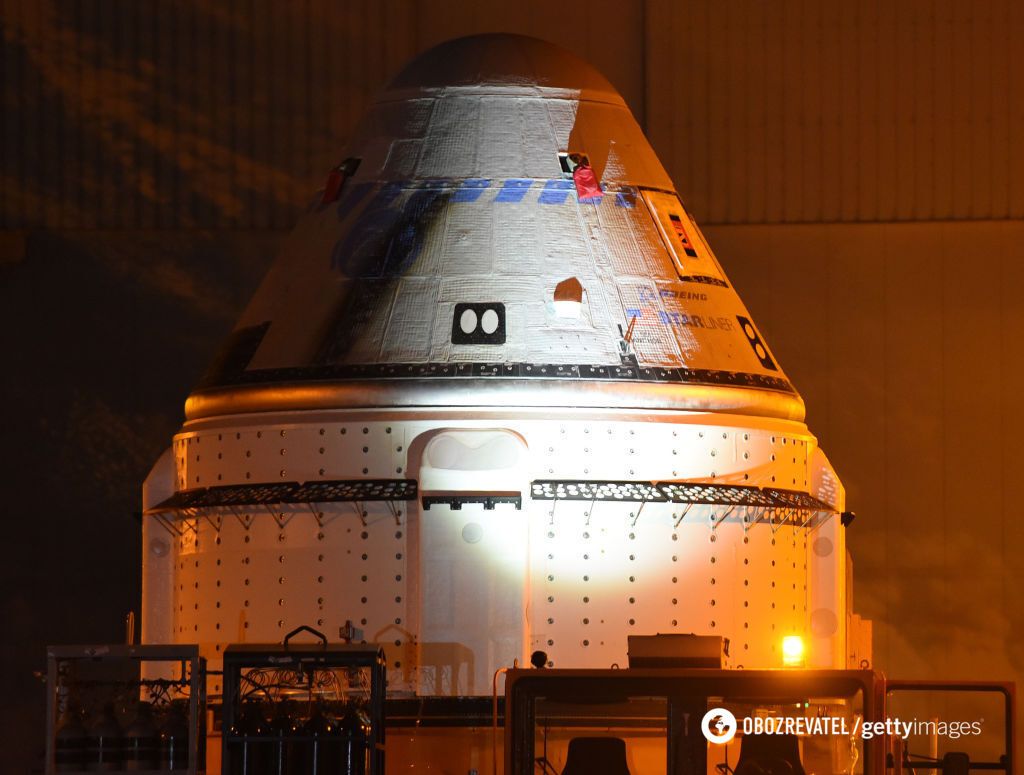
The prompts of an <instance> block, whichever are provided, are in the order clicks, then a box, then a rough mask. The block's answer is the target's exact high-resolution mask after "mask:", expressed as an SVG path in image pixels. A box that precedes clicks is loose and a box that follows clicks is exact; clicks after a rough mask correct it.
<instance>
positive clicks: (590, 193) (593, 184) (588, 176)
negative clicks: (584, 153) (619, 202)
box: [572, 164, 603, 204]
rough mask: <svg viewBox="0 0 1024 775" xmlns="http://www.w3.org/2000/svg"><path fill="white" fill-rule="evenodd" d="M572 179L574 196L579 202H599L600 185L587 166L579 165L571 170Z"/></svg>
mask: <svg viewBox="0 0 1024 775" xmlns="http://www.w3.org/2000/svg"><path fill="white" fill-rule="evenodd" d="M572 179H573V180H574V181H575V182H576V196H577V197H578V198H579V200H580V201H581V202H593V203H594V204H597V203H598V202H600V201H601V197H602V196H603V194H602V192H601V184H600V183H598V182H597V176H596V175H595V174H594V170H593V169H592V168H591V167H590V165H589V164H580V165H579V166H578V167H577V168H576V169H575V170H573V172H572Z"/></svg>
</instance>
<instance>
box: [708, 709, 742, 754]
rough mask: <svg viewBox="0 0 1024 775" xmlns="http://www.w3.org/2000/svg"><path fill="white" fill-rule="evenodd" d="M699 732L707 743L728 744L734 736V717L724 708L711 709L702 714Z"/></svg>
mask: <svg viewBox="0 0 1024 775" xmlns="http://www.w3.org/2000/svg"><path fill="white" fill-rule="evenodd" d="M700 731H701V732H703V733H704V737H706V738H707V740H708V742H709V743H718V744H719V745H721V744H723V743H728V742H729V741H730V740H732V739H733V737H734V736H735V734H736V717H735V716H734V715H732V713H731V712H730V711H727V710H726V709H725V708H712V709H711V710H709V711H708V712H707V713H705V714H704V718H703V720H702V721H701V722H700Z"/></svg>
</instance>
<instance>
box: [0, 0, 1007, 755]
mask: <svg viewBox="0 0 1024 775" xmlns="http://www.w3.org/2000/svg"><path fill="white" fill-rule="evenodd" d="M495 30H502V31H512V32H523V33H527V34H533V35H537V36H539V37H544V38H548V39H550V40H553V41H555V42H558V43H560V44H562V45H565V46H566V47H568V48H570V49H572V50H574V51H575V52H577V53H578V54H580V55H581V56H583V57H585V58H587V59H589V60H590V61H591V62H593V63H594V64H595V65H597V66H598V67H599V68H600V69H601V70H603V71H604V72H605V73H606V74H607V75H608V76H609V78H610V79H611V80H612V81H613V83H615V84H616V85H617V86H618V87H619V88H620V90H621V91H622V93H623V95H624V96H625V97H626V99H627V101H628V102H629V103H630V105H631V106H632V107H633V109H634V111H635V112H636V114H637V116H638V118H639V119H640V121H641V123H642V124H644V125H645V127H646V130H647V132H648V134H649V136H650V138H651V140H652V142H653V144H654V146H655V149H656V150H657V151H658V153H659V154H660V155H661V157H662V159H663V161H664V162H665V164H666V166H667V167H668V169H669V171H670V173H671V174H672V175H673V178H674V180H675V181H676V184H677V187H678V188H679V190H680V192H681V193H682V194H683V196H684V198H685V199H686V200H687V202H688V203H689V204H690V206H691V208H692V209H693V210H694V211H695V213H696V215H697V217H698V218H699V219H700V220H701V221H702V222H704V223H706V224H711V225H710V226H708V227H707V232H708V236H709V239H710V240H711V242H712V244H713V245H714V247H715V249H716V252H717V253H718V255H719V257H720V258H721V260H722V262H723V264H724V265H725V267H726V270H727V272H728V273H729V275H730V276H731V278H732V279H733V281H734V282H735V283H736V285H737V286H738V287H739V289H740V291H741V293H742V295H743V297H744V299H745V300H746V301H747V303H748V305H749V306H750V307H751V309H752V311H753V313H754V314H755V317H756V318H757V320H758V322H759V326H760V328H761V329H762V330H763V331H764V332H765V335H766V337H767V338H768V339H769V342H770V343H771V345H772V347H773V349H774V350H775V352H776V354H777V355H778V356H779V358H780V360H781V361H782V363H783V364H784V366H785V368H786V369H787V371H788V372H789V374H790V376H791V377H792V378H793V380H794V382H795V383H796V385H797V386H798V388H799V389H800V390H801V391H802V393H803V394H804V397H805V398H806V400H807V404H808V413H809V422H810V425H811V428H812V430H814V431H815V432H816V433H817V435H818V436H819V438H820V439H821V441H822V444H823V446H824V448H825V449H826V451H827V452H828V454H829V456H830V457H831V459H832V461H833V463H834V464H835V466H836V468H837V469H838V470H839V472H840V474H841V475H842V477H843V480H844V482H845V484H846V486H847V488H848V491H849V503H850V507H851V508H852V509H853V510H855V511H856V512H858V514H859V518H858V520H857V522H856V523H855V524H854V526H853V528H852V529H851V533H850V545H851V549H852V552H853V555H854V561H855V568H856V571H855V575H856V586H855V599H856V606H857V608H858V610H859V611H860V612H861V613H863V614H864V615H866V616H868V617H870V618H872V619H873V620H874V621H875V626H876V636H875V654H876V663H877V665H878V666H880V667H881V668H882V669H884V670H885V671H886V672H887V673H888V674H890V675H899V676H904V677H951V676H971V677H978V678H1007V677H1010V678H1013V677H1021V676H1024V664H1022V663H1024V653H1022V649H1024V646H1022V645H1021V634H1022V626H1024V608H1022V607H1021V606H1020V605H1019V602H1018V597H1019V592H1018V590H1019V589H1020V584H1021V581H1022V578H1021V577H1022V574H1024V567H1022V566H1024V561H1022V560H1021V556H1022V553H1024V528H1022V527H1021V523H1020V520H1019V518H1018V515H1017V504H1016V502H1015V497H1014V496H1015V493H1016V488H1015V484H1016V480H1017V478H1018V475H1019V474H1018V472H1019V471H1021V470H1022V463H1024V460H1022V457H1024V451H1022V447H1021V444H1020V442H1019V440H1020V439H1021V438H1022V431H1024V427H1022V426H1024V420H1022V419H1021V412H1020V409H1019V401H1018V398H1017V394H1018V386H1019V385H1020V384H1021V377H1022V374H1021V372H1022V369H1024V367H1022V362H1024V357H1022V356H1024V341H1022V336H1021V334H1022V332H1024V301H1022V299H1021V295H1022V290H1024V268H1022V266H1024V247H1022V245H1024V225H1022V221H1021V220H1020V219H1021V217H1022V216H1024V150H1021V148H1020V147H1019V143H1015V142H1014V139H1015V138H1019V137H1021V136H1024V54H1021V53H1020V52H1021V51H1024V6H1022V5H1021V4H1019V3H1015V2H1011V0H992V1H991V2H987V1H986V2H977V3H954V2H952V0H936V1H935V2H925V1H924V0H921V1H920V2H917V1H912V0H907V1H906V2H900V3H886V2H883V1H882V0H861V1H860V2H844V3H840V2H832V1H831V0H823V2H819V3H816V2H809V1H807V0H804V1H803V2H800V1H798V0H785V1H784V2H779V3H774V4H765V3H760V2H754V1H753V0H751V1H750V2H747V1H745V0H744V1H742V2H712V0H686V1H685V2H670V1H669V0H647V2H630V3H621V2H611V1H610V0H590V1H589V2H586V3H584V2H563V3H552V2H542V1H540V0H530V1H529V2H521V3H517V4H494V3H466V4H464V6H463V4H461V3H455V2H443V1H441V0H429V1H428V0H424V1H422V2H412V1H411V0H380V2H369V0H366V1H365V2H363V1H360V2H355V1H353V2H331V1H329V0H303V1H302V2H292V3H272V2H269V0H259V1H256V0H250V1H248V2H241V1H240V0H229V1H227V2H218V3H214V2H200V1H198V0H191V1H187V2H171V1H170V0H161V1H160V2H150V3H136V2H133V1H132V0H68V1H67V2H56V1H54V0H51V1H49V2H44V1H43V0H0V74H2V77H0V88H2V92H0V105H2V109H0V294H2V299H3V304H2V305H0V311H2V315H3V324H2V326H0V332H2V333H0V344H2V346H3V348H4V352H5V354H6V355H7V359H8V371H7V375H6V378H5V379H4V380H3V388H2V389H3V394H2V398H3V401H4V405H5V406H6V407H8V418H7V421H6V422H5V425H6V426H7V429H8V433H9V437H8V438H9V442H8V444H6V445H4V452H3V470H4V471H5V480H6V483H7V493H6V495H7V497H6V498H5V499H4V501H3V506H2V509H3V516H4V520H5V524H6V525H7V526H8V531H7V534H6V535H7V538H8V541H10V543H11V545H12V546H13V547H16V550H12V551H11V553H10V559H9V560H8V561H7V562H5V563H4V564H3V566H2V568H0V580H2V583H0V590H2V592H0V598H2V609H0V615H2V617H3V619H2V620H3V621H4V622H5V625H6V626H5V630H6V631H7V632H9V633H15V635H14V636H13V637H8V638H7V639H5V640H4V642H3V644H2V646H0V658H2V659H3V663H4V666H5V675H11V676H12V689H13V690H14V691H12V693H11V694H10V695H9V696H13V697H19V698H21V697H29V698H34V697H40V698H41V696H42V691H41V687H40V686H39V685H38V683H37V682H36V681H35V679H33V678H32V676H31V671H32V670H33V669H38V668H41V667H42V662H43V647H44V646H45V644H46V643H50V642H68V641H73V640H84V641H103V640H110V639H114V638H119V637H120V636H121V627H120V620H121V616H122V615H123V613H124V612H125V611H126V610H127V609H128V608H130V607H133V606H136V605H137V597H138V590H137V581H138V559H137V558H138V547H137V526H136V523H135V522H133V521H132V519H131V513H132V512H133V511H135V510H137V509H138V496H139V486H140V484H141V481H142V479H143V477H144V476H145V472H146V470H147V469H148V466H149V465H150V463H151V461H152V460H155V458H156V457H157V455H158V454H159V453H160V451H161V450H162V449H163V447H164V446H165V445H166V443H167V441H168V439H169V437H170V434H171V433H172V432H173V429H174V427H175V425H176V423H177V422H178V420H179V419H180V416H181V406H182V401H183V399H184V396H185V394H186V392H187V390H188V389H189V387H190V385H191V384H192V383H193V382H194V380H195V379H196V377H197V376H198V375H199V373H200V372H201V371H202V369H203V367H204V366H205V363H206V361H207V360H208V358H209V357H210V356H211V354H212V352H213V351H214V349H215V348H216V346H217V344H218V342H219V340H220V339H221V337H222V336H223V335H224V334H225V333H226V332H227V331H228V330H229V328H230V326H231V323H232V321H233V319H234V317H235V315H236V314H237V313H238V311H239V310H240V307H241V305H242V304H243V303H244V301H245V300H246V298H247V297H248V295H249V292H250V290H251V289H252V287H253V286H254V284H255V282H256V281H257V279H258V277H259V276H260V274H261V273H262V271H263V269H264V268H265V266H266V264H267V261H268V260H269V257H270V256H271V255H272V253H273V251H274V249H275V247H276V245H277V243H278V241H279V239H280V237H281V235H282V234H283V233H285V232H286V231H287V229H288V228H289V227H290V224H291V223H292V220H293V218H294V214H295V213H296V211H297V210H298V208H299V207H300V206H301V204H302V203H304V202H305V201H306V200H307V198H308V196H309V195H310V193H311V192H312V191H313V190H314V189H315V188H316V187H317V186H318V185H319V183H320V182H321V180H322V178H323V174H324V171H325V170H326V169H327V167H328V166H329V165H331V164H333V163H335V162H336V161H337V160H338V159H339V158H340V157H341V155H342V151H341V149H342V147H343V145H344V141H345V138H346V136H347V134H348V133H349V132H350V131H351V127H352V124H353V122H354V121H355V119H356V118H357V117H358V115H359V114H360V113H361V111H362V110H363V108H364V106H365V105H366V104H367V102H368V100H369V99H370V98H371V97H372V95H373V93H374V91H375V90H376V89H377V88H378V87H379V86H380V85H382V84H383V83H384V82H385V81H386V80H387V78H388V77H389V76H390V75H391V74H393V73H394V72H395V71H396V69H397V68H398V67H399V66H400V65H401V64H402V62H403V61H404V60H405V59H407V58H408V57H409V56H412V55H413V54H415V53H416V52H417V51H420V50H422V49H424V48H426V47H428V46H429V45H431V44H433V43H435V42H439V41H441V40H444V39H447V38H450V37H454V36H456V35H460V34H467V33H471V32H482V31H495ZM8 667H9V668H10V672H9V673H8ZM0 713H2V718H0V729H3V730H4V733H3V734H4V736H5V737H7V736H8V735H9V736H10V737H9V739H10V740H16V741H19V742H18V744H17V745H9V746H6V747H7V748H8V749H12V750H22V749H25V747H26V746H25V744H24V742H23V741H25V740H36V739H40V741H41V738H40V735H39V729H40V728H41V727H40V724H41V720H40V719H41V708H40V706H39V704H38V703H35V700H34V699H33V700H31V701H30V702H29V703H28V704H27V705H25V704H23V703H21V702H20V701H19V702H17V703H12V701H11V700H10V699H8V700H6V701H4V702H3V703H2V704H0ZM30 755H31V752H26V753H25V759H24V760H23V761H24V763H25V766H23V767H17V768H16V769H18V771H27V769H28V764H27V762H28V761H29V756H30Z"/></svg>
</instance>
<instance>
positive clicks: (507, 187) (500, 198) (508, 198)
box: [494, 178, 533, 204]
mask: <svg viewBox="0 0 1024 775" xmlns="http://www.w3.org/2000/svg"><path fill="white" fill-rule="evenodd" d="M532 185H533V180H532V179H530V178H510V179H509V180H506V181H505V183H504V185H502V187H501V191H499V192H498V195H497V196H496V197H494V201H495V202H508V203H512V204H516V203H518V202H522V201H523V197H525V196H526V192H527V191H529V190H530V186H532Z"/></svg>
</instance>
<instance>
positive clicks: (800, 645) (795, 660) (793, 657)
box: [782, 635, 804, 667]
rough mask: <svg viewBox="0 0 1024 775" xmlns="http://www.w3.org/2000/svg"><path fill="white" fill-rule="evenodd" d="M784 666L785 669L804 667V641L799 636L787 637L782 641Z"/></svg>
mask: <svg viewBox="0 0 1024 775" xmlns="http://www.w3.org/2000/svg"><path fill="white" fill-rule="evenodd" d="M782 664H783V665H784V666H785V667H803V666H804V639H803V638H801V637H800V636H799V635H787V636H786V637H785V638H783V639H782Z"/></svg>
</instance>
